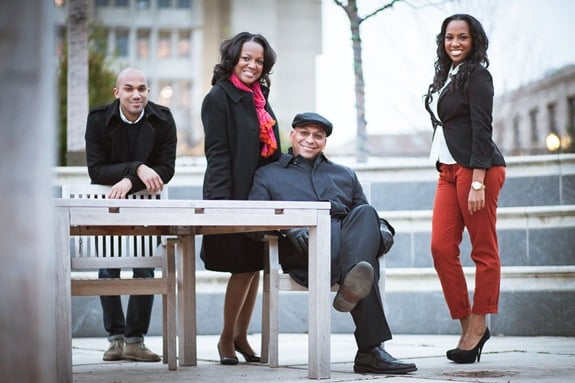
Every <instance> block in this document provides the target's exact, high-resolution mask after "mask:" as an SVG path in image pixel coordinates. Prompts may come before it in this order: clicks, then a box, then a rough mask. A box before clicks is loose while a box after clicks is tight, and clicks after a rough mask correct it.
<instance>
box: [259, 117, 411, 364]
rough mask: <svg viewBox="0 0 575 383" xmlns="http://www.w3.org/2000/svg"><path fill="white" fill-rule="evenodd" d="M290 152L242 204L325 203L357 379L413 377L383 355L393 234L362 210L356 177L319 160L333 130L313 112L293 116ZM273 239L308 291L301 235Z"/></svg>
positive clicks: (264, 170) (368, 209) (337, 304)
mask: <svg viewBox="0 0 575 383" xmlns="http://www.w3.org/2000/svg"><path fill="white" fill-rule="evenodd" d="M292 127H293V129H292V131H291V132H290V141H291V144H292V147H291V148H290V149H289V152H288V153H287V154H283V155H282V157H281V158H280V159H279V160H278V161H277V162H274V163H272V164H269V165H266V166H264V167H261V168H259V169H258V170H257V172H256V174H255V177H254V182H253V185H252V189H251V192H250V196H249V199H251V200H280V201H281V200H286V201H330V202H331V211H330V215H331V277H332V280H331V281H332V284H335V283H339V284H340V289H339V291H338V292H337V294H336V296H335V299H334V301H333V306H334V308H335V309H336V310H338V311H342V312H351V315H352V317H353V321H354V323H355V327H356V330H355V339H356V343H357V347H358V351H357V354H356V356H355V361H354V366H353V369H354V371H355V372H358V373H372V374H373V373H375V374H404V373H408V372H413V371H416V370H417V368H416V366H415V364H413V363H403V362H400V361H398V360H397V359H395V358H394V357H392V356H391V355H389V354H388V353H387V352H386V351H385V349H384V347H383V342H385V341H386V340H389V339H391V331H390V329H389V326H388V325H387V321H386V319H385V313H384V311H383V304H382V301H381V296H380V292H379V287H378V283H379V270H380V269H379V260H378V258H379V257H380V256H381V255H382V254H384V253H386V252H387V251H388V250H389V248H390V247H391V245H392V244H393V233H394V231H393V228H392V227H391V225H389V224H388V223H387V221H385V220H383V219H380V218H379V216H378V214H377V211H376V210H375V208H374V207H372V206H371V205H369V204H368V202H367V199H366V197H365V195H364V193H363V190H362V188H361V185H360V183H359V181H358V179H357V175H356V174H355V172H354V171H353V170H351V169H349V168H347V167H345V166H341V165H338V164H335V163H333V162H331V161H330V160H328V159H327V158H326V156H325V155H324V154H323V150H324V148H325V145H326V138H327V137H328V136H329V135H330V134H331V132H332V129H333V128H332V124H331V123H330V122H329V121H328V120H327V119H325V118H324V117H322V116H320V115H319V114H317V113H301V114H298V115H297V116H295V118H294V120H293V123H292ZM282 234H283V236H282V237H280V241H279V250H280V263H281V264H282V268H283V270H284V271H285V272H288V273H289V274H290V275H291V276H292V277H293V278H294V279H295V280H296V281H297V282H298V283H300V284H302V285H304V286H307V275H308V269H307V267H308V262H307V244H308V242H307V240H308V229H306V228H302V229H291V230H285V231H283V232H282Z"/></svg>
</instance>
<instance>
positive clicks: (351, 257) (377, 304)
mask: <svg viewBox="0 0 575 383" xmlns="http://www.w3.org/2000/svg"><path fill="white" fill-rule="evenodd" d="M380 241H381V238H380V233H379V216H378V214H377V210H375V208H374V207H373V206H371V205H360V206H357V207H356V208H355V209H353V210H352V211H351V212H350V213H349V214H348V215H347V216H345V217H344V218H341V219H339V218H333V217H332V220H331V277H332V284H333V283H336V282H337V283H340V284H341V283H343V280H344V278H345V276H346V275H347V273H348V272H349V270H350V269H351V268H352V267H353V266H355V265H356V264H357V263H358V262H361V261H366V262H369V263H370V264H371V266H372V267H373V269H374V272H375V275H374V283H373V286H372V289H371V292H370V293H369V295H368V296H367V297H365V298H364V299H362V300H361V301H360V302H359V303H358V304H357V306H356V307H355V308H354V309H353V310H352V311H351V316H352V318H353V321H354V324H355V328H356V329H355V333H354V335H355V340H356V343H357V347H358V349H359V350H360V351H366V350H368V349H370V348H372V347H374V346H377V345H379V344H380V343H382V342H385V341H386V340H389V339H391V331H390V329H389V325H388V324H387V319H386V318H385V313H384V310H383V303H382V300H381V294H380V292H379V277H380V271H379V259H378V251H379V245H380ZM302 260H303V261H302ZM280 262H281V264H282V268H283V269H284V271H285V272H288V273H290V275H291V276H292V277H293V278H294V279H295V280H296V281H297V282H298V283H300V284H302V285H304V286H307V257H304V256H302V255H300V254H297V253H296V252H295V249H293V248H291V244H290V243H289V241H288V240H287V239H282V241H281V242H280Z"/></svg>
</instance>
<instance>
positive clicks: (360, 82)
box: [333, 0, 402, 162]
mask: <svg viewBox="0 0 575 383" xmlns="http://www.w3.org/2000/svg"><path fill="white" fill-rule="evenodd" d="M400 1H402V0H391V1H390V2H389V3H387V4H385V5H382V6H380V7H378V8H376V9H375V10H374V11H372V12H371V13H369V14H367V15H366V16H363V17H361V16H360V15H359V12H358V8H357V0H348V1H347V2H343V1H340V0H333V2H334V3H335V4H336V5H337V6H338V7H340V8H341V9H343V10H344V11H345V14H346V15H347V17H348V19H349V27H350V31H351V42H352V49H353V70H354V77H355V110H356V123H357V147H356V160H357V162H367V157H368V153H367V149H366V143H367V121H366V119H365V82H364V79H363V61H362V57H361V52H362V46H361V33H360V30H359V27H360V26H361V24H362V23H363V22H364V21H365V20H367V19H369V18H370V17H373V16H375V15H377V14H378V13H380V12H382V11H384V10H386V9H389V8H392V7H393V6H394V5H395V3H398V2H400Z"/></svg>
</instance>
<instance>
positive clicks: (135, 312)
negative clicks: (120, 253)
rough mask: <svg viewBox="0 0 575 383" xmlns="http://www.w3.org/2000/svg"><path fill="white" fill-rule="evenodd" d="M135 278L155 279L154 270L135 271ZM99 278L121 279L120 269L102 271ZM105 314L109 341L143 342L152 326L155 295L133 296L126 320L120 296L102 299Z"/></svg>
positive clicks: (129, 302) (129, 303)
mask: <svg viewBox="0 0 575 383" xmlns="http://www.w3.org/2000/svg"><path fill="white" fill-rule="evenodd" d="M133 276H134V278H153V277H154V269H153V268H136V269H133ZM98 277H99V278H119V277H120V269H100V270H99V272H98ZM100 302H101V303H102V310H103V314H104V328H105V329H106V331H107V332H108V334H109V336H108V339H109V340H112V339H116V338H121V337H124V338H126V342H127V343H134V342H143V341H144V335H146V333H147V332H148V327H149V326H150V317H151V315H152V305H153V303H154V296H153V295H131V296H130V299H129V301H128V311H127V312H126V317H125V318H124V310H123V308H122V300H121V297H120V296H119V295H116V296H102V297H100Z"/></svg>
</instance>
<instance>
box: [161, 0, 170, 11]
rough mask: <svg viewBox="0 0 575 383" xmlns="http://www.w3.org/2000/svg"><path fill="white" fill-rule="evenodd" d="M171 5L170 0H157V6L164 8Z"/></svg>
mask: <svg viewBox="0 0 575 383" xmlns="http://www.w3.org/2000/svg"><path fill="white" fill-rule="evenodd" d="M171 6H172V0H158V8H160V9H166V8H170V7H171Z"/></svg>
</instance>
